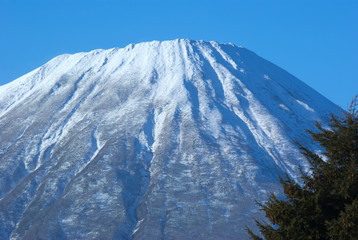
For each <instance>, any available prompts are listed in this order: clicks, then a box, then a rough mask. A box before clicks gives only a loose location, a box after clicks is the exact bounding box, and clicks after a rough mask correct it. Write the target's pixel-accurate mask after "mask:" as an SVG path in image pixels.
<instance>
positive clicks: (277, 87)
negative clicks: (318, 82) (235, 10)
mask: <svg viewBox="0 0 358 240" xmlns="http://www.w3.org/2000/svg"><path fill="white" fill-rule="evenodd" d="M329 111H331V112H335V113H339V109H338V107H337V106H336V105H334V104H333V103H331V102H330V101H328V100H327V99H326V98H324V97H323V96H321V95H320V94H318V93H317V92H316V91H314V90H313V89H311V88H310V87H308V86H307V85H305V84H304V83H302V82H301V81H299V80H298V79H296V78H295V77H293V76H292V75H290V74H289V73H287V72H285V71H284V70H282V69H280V68H278V67H277V66H275V65H273V64H272V63H270V62H268V61H266V60H264V59H262V58H260V57H258V56H257V55H255V54H254V53H252V52H250V51H249V50H247V49H245V48H242V47H237V46H235V45H232V44H218V43H216V42H204V41H191V40H174V41H165V42H157V41H154V42H147V43H140V44H136V45H129V46H127V47H125V48H122V49H119V48H114V49H109V50H94V51H92V52H89V53H78V54H73V55H61V56H59V57H56V58H54V59H53V60H51V61H50V62H48V63H47V64H45V65H43V66H42V67H40V68H38V69H36V70H34V71H32V72H30V73H29V74H26V75H24V76H23V77H21V78H19V79H17V80H15V81H13V82H11V83H9V84H7V85H5V86H2V87H0V129H1V130H2V131H1V134H0V143H1V145H0V146H1V147H0V161H1V163H0V175H1V176H2V177H1V179H0V229H3V231H2V232H0V238H4V239H8V238H10V237H11V238H13V239H33V238H37V239H39V238H44V239H49V238H59V239H66V238H69V239H112V238H113V239H129V238H131V239H162V238H163V239H237V238H238V236H243V238H246V235H243V233H244V232H245V226H246V225H248V226H251V224H253V223H252V218H253V217H261V214H262V213H259V212H258V207H257V206H256V205H255V201H254V200H260V201H262V200H263V199H265V197H266V195H267V193H268V192H270V191H274V192H279V191H280V185H279V184H278V176H279V175H280V174H283V173H284V172H287V173H288V174H289V175H290V176H292V177H295V176H296V174H297V172H298V164H301V165H303V166H306V162H305V160H304V158H303V157H302V156H301V155H300V153H299V151H298V149H297V147H296V145H295V144H294V141H295V140H298V141H299V142H301V143H302V144H303V145H308V144H312V143H311V142H310V139H309V137H308V135H307V134H306V133H305V132H304V129H314V121H316V120H317V121H322V122H325V121H326V117H327V115H328V113H329ZM317 149H318V148H317Z"/></svg>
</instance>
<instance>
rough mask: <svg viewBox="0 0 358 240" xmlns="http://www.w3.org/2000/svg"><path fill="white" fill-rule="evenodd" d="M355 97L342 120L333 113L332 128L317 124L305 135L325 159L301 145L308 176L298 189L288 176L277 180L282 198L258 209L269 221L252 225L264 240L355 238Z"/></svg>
mask: <svg viewBox="0 0 358 240" xmlns="http://www.w3.org/2000/svg"><path fill="white" fill-rule="evenodd" d="M357 98H358V96H356V97H355V99H353V101H352V104H351V106H350V108H349V110H348V112H347V113H343V117H338V116H335V115H333V114H331V118H330V123H329V126H330V129H325V128H323V127H322V125H321V124H320V123H316V126H317V128H318V132H317V133H315V132H312V131H308V132H309V133H310V134H311V136H312V138H313V140H314V141H316V142H318V143H319V144H320V145H321V146H322V147H323V148H324V149H325V152H324V153H323V155H324V156H325V158H326V159H325V160H324V159H323V158H322V157H321V156H319V155H317V154H315V153H313V152H312V151H310V150H309V149H307V148H305V147H303V146H301V145H300V144H299V147H300V149H301V150H302V153H303V154H304V155H305V157H306V158H307V160H308V161H309V163H310V165H311V172H310V173H304V172H303V171H302V169H301V178H302V181H303V185H302V186H301V185H299V184H297V183H296V182H295V181H294V180H292V179H290V178H289V177H288V176H287V175H286V176H285V178H281V179H280V181H281V184H282V186H283V191H284V194H285V199H284V200H279V199H277V198H276V196H275V195H274V194H272V195H271V196H270V197H269V199H268V201H267V202H266V203H265V204H260V206H261V209H262V210H263V211H265V214H266V217H267V219H268V220H269V221H270V223H262V222H259V221H256V224H257V226H258V228H259V230H260V232H261V234H262V236H264V238H265V239H268V240H278V239H280V240H286V239H292V240H295V239H305V240H306V239H358V112H357V109H356V108H357V106H358V99H357ZM248 233H249V234H250V236H251V238H252V239H255V240H258V239H261V238H260V237H258V236H256V235H255V234H253V233H252V232H251V230H250V229H248Z"/></svg>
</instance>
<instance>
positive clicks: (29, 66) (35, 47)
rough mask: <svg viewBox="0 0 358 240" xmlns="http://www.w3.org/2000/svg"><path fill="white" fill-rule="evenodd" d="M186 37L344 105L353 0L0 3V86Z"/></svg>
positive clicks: (353, 70)
mask: <svg viewBox="0 0 358 240" xmlns="http://www.w3.org/2000/svg"><path fill="white" fill-rule="evenodd" d="M176 38H190V39H194V40H207V41H209V40H214V41H218V42H232V43H234V44H236V45H242V46H244V47H246V48H248V49H250V50H251V51H254V52H255V53H257V54H258V55H260V56H261V57H263V58H265V59H267V60H269V61H271V62H273V63H275V64H277V65H278V66H280V67H282V68H283V69H285V70H287V71H288V72H290V73H292V74H293V75H295V76H296V77H298V78H299V79H301V80H302V81H304V82H305V83H307V84H308V85H309V86H311V87H312V88H314V89H316V90H317V91H318V92H320V93H321V94H323V95H324V96H326V97H327V98H328V99H330V100H331V101H333V102H334V103H336V104H338V105H340V106H341V107H343V108H347V106H348V104H349V102H350V101H351V99H352V98H353V97H354V95H356V94H358V44H357V43H358V1H357V0H344V1H339V0H325V1H323V0H314V1H312V0H270V1H268V0H245V1H243V0H232V1H230V0H220V1H211V0H165V1H164V0H153V1H144V0H0V85H3V84H5V83H7V82H10V81H12V80H14V79H16V78H18V77H20V76H22V75H23V74H25V73H27V72H29V71H31V70H33V69H35V68H37V67H39V66H41V65H42V64H44V63H46V62H47V61H49V60H50V59H52V58H53V57H55V56H57V55H60V54H63V53H76V52H81V51H90V50H93V49H98V48H103V49H108V48H112V47H124V46H126V45H127V44H129V43H138V42H143V41H152V40H171V39H176Z"/></svg>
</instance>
